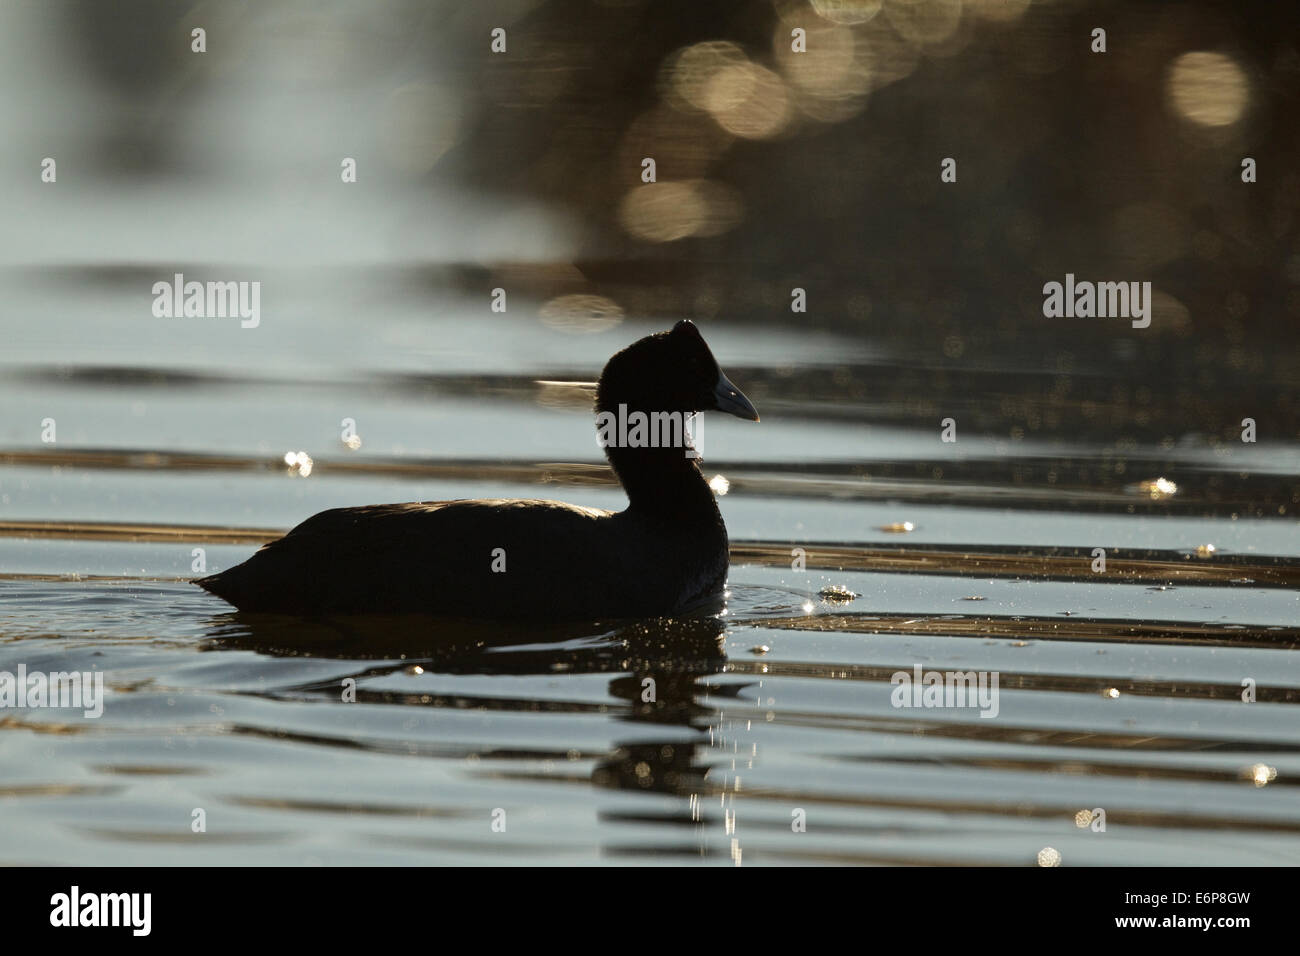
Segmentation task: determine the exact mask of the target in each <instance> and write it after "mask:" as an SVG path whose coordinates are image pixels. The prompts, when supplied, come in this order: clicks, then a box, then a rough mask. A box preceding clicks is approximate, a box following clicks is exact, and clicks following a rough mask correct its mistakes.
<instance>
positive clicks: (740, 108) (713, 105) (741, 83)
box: [704, 61, 790, 139]
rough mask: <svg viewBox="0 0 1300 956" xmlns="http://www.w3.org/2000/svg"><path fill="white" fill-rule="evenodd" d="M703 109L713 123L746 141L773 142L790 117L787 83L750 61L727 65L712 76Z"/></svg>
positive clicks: (705, 92) (705, 94) (707, 86)
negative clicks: (770, 140)
mask: <svg viewBox="0 0 1300 956" xmlns="http://www.w3.org/2000/svg"><path fill="white" fill-rule="evenodd" d="M704 106H705V109H707V110H708V112H709V115H710V116H712V117H713V119H714V122H716V123H717V124H718V125H719V126H721V127H722V128H723V129H725V130H726V131H727V132H728V133H731V134H732V135H734V136H740V137H743V138H744V139H770V138H771V137H773V136H775V135H776V134H777V133H779V132H781V130H783V129H784V128H785V126H786V124H787V123H788V122H789V118H790V101H789V97H788V96H787V95H786V91H785V83H784V82H783V81H782V80H781V78H780V77H779V76H777V75H776V74H775V73H773V72H772V71H771V70H768V69H766V68H764V67H761V66H758V65H757V64H755V63H749V62H748V61H746V62H744V63H731V64H728V65H726V66H724V67H722V68H721V69H720V70H717V71H716V72H715V73H714V74H713V75H712V76H710V77H709V80H708V83H707V84H706V85H705V88H704Z"/></svg>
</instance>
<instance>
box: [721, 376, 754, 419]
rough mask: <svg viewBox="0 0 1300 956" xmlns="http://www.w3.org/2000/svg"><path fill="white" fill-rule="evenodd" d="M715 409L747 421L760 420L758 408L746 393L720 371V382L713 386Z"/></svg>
mask: <svg viewBox="0 0 1300 956" xmlns="http://www.w3.org/2000/svg"><path fill="white" fill-rule="evenodd" d="M713 401H714V405H713V407H714V409H715V410H717V411H719V412H726V413H727V414H728V415H735V416H736V417H737V418H743V419H744V420H745V421H747V422H756V421H758V409H756V408H755V407H754V403H753V402H751V401H750V400H749V399H747V398H746V397H745V393H744V392H742V391H741V390H740V389H738V388H736V386H734V385H732V384H731V381H730V379H728V378H727V376H725V375H723V374H722V373H721V372H719V373H718V384H717V385H715V386H714V388H713Z"/></svg>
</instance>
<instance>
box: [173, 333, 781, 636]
mask: <svg viewBox="0 0 1300 956" xmlns="http://www.w3.org/2000/svg"><path fill="white" fill-rule="evenodd" d="M706 410H713V411H723V412H727V413H728V414H730V415H735V416H737V417H739V418H743V419H746V420H749V421H758V412H757V411H755V409H754V406H753V405H752V404H751V403H750V401H749V399H747V398H746V397H745V396H744V394H743V393H741V391H740V389H738V388H736V386H735V385H733V384H732V383H731V382H730V381H729V380H728V379H727V377H726V376H725V375H724V374H723V373H722V371H721V369H719V368H718V363H717V361H716V360H715V359H714V357H713V353H712V352H710V351H709V347H708V345H706V344H705V342H704V339H703V337H701V335H700V333H699V330H698V329H696V327H695V325H694V324H693V323H691V322H689V321H685V320H683V321H681V322H678V323H677V324H676V325H675V326H673V328H672V329H671V330H670V331H668V332H660V333H658V334H656V335H650V336H647V337H646V338H643V339H641V340H639V341H637V342H634V343H633V344H632V345H630V346H628V347H627V348H625V349H623V351H621V352H619V353H618V354H616V355H615V356H614V357H613V358H611V359H610V360H609V362H608V363H606V365H605V368H604V371H602V372H601V375H600V382H599V384H598V385H597V388H596V413H597V425H598V431H599V433H600V436H601V440H602V443H603V444H605V455H606V457H607V458H608V459H609V463H610V465H611V466H612V467H613V469H614V472H615V473H616V474H617V476H618V479H619V481H620V482H621V483H622V485H623V488H624V490H625V491H626V492H627V497H628V507H627V508H626V509H625V510H623V511H619V512H610V511H603V510H601V509H598V508H582V507H578V506H576V505H570V504H565V503H563V502H559V501H543V500H536V499H478V500H460V501H426V502H410V503H406V504H391V505H367V506H364V507H358V508H334V509H331V510H329V511H322V512H321V513H320V514H317V515H314V516H312V517H311V518H308V519H307V520H306V521H304V522H303V523H302V524H300V525H298V526H297V527H296V528H294V529H293V530H292V531H290V532H289V533H288V534H286V535H285V536H284V537H283V538H280V539H278V540H276V541H273V542H271V543H270V544H268V545H266V546H265V547H263V548H262V549H261V550H259V551H258V552H257V553H256V554H254V555H253V556H252V557H251V558H249V559H248V560H247V561H245V562H244V563H243V564H240V565H237V566H236V567H233V568H230V569H229V570H227V571H223V572H221V573H220V574H214V575H211V576H209V577H205V578H199V579H197V580H196V581H195V582H194V583H195V584H198V585H199V586H200V587H202V588H205V589H206V590H208V591H210V592H212V593H213V594H216V595H217V596H219V597H222V598H224V599H225V600H227V601H229V602H230V603H231V604H233V605H235V607H237V608H239V609H240V610H241V611H258V612H273V613H285V614H298V615H326V614H328V615H335V614H406V613H418V614H432V615H439V616H447V617H461V618H466V617H468V618H500V619H510V618H515V619H518V618H525V619H531V620H539V621H541V620H579V619H582V620H596V619H602V618H630V617H656V616H668V615H674V614H681V613H684V612H688V611H693V610H696V609H699V608H707V607H712V606H716V605H717V604H719V603H720V598H721V594H722V589H723V586H724V584H725V583H726V576H727V567H728V556H727V529H726V526H725V525H724V524H723V521H722V515H721V513H720V512H719V511H718V506H717V502H716V501H715V500H714V496H713V490H712V489H711V488H710V487H709V484H708V482H706V481H705V480H704V476H703V475H702V474H701V473H700V468H699V463H698V458H697V456H696V454H695V452H694V450H693V448H692V447H691V445H690V442H689V434H688V433H687V432H686V429H685V425H684V423H685V420H686V418H687V417H688V416H689V415H691V414H693V413H695V412H699V411H706ZM637 413H640V414H639V416H638V414H637ZM642 416H643V417H642ZM638 423H640V425H641V427H640V429H639V430H638V427H637V426H638ZM665 439H667V440H665Z"/></svg>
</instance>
